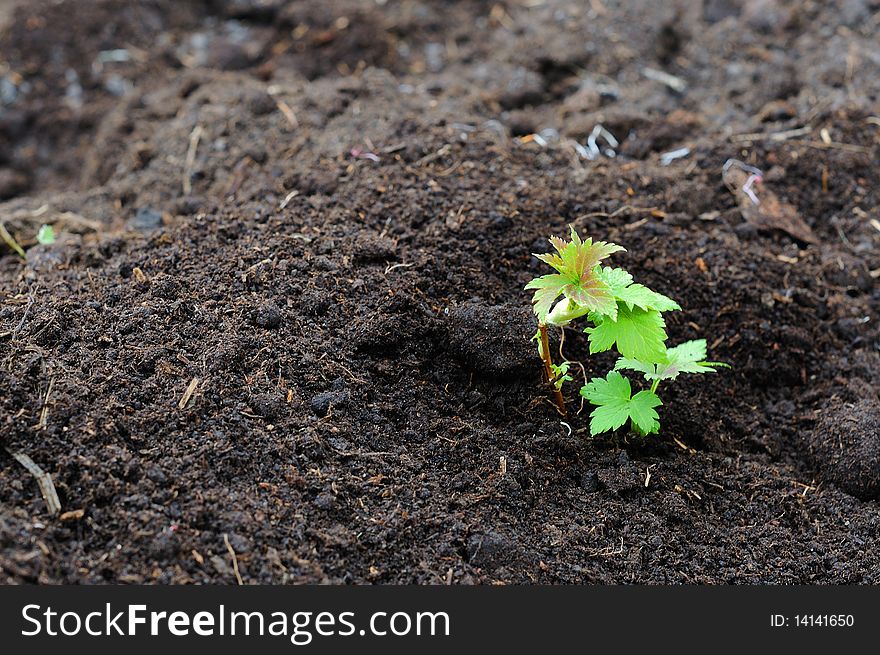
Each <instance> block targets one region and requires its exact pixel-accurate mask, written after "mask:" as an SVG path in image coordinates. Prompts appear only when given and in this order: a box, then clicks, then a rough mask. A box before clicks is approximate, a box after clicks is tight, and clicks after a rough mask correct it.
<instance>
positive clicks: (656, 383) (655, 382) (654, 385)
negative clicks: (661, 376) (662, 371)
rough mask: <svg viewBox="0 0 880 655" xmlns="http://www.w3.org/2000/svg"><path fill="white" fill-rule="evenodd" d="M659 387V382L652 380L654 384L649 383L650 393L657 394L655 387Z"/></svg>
mask: <svg viewBox="0 0 880 655" xmlns="http://www.w3.org/2000/svg"><path fill="white" fill-rule="evenodd" d="M659 386H660V380H654V382H652V383H651V393H657V387H659Z"/></svg>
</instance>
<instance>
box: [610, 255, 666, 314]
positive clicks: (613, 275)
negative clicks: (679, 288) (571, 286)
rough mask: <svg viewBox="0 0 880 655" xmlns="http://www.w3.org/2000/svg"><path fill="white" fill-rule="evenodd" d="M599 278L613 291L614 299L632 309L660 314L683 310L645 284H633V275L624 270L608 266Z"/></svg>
mask: <svg viewBox="0 0 880 655" xmlns="http://www.w3.org/2000/svg"><path fill="white" fill-rule="evenodd" d="M599 277H600V278H601V279H602V280H603V281H604V282H605V284H607V285H608V287H609V288H610V289H611V293H612V295H613V296H614V298H615V299H617V300H619V301H621V302H624V303H626V305H627V307H629V308H630V309H632V308H633V307H639V308H640V309H656V310H657V311H659V312H669V311H674V310H680V309H681V307H680V306H679V304H678V303H677V302H675V301H674V300H673V299H672V298H669V297H667V296H664V295H663V294H662V293H657V292H656V291H651V289H649V288H648V287H646V286H645V285H643V284H638V283H636V284H633V278H632V275H630V274H629V273H627V272H626V271H625V270H623V269H622V268H611V267H610V266H606V267H605V268H603V269H602V270H601V272H600V273H599Z"/></svg>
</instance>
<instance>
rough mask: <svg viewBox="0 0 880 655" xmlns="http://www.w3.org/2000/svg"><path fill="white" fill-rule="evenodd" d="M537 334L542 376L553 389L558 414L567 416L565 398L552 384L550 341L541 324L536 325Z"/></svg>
mask: <svg viewBox="0 0 880 655" xmlns="http://www.w3.org/2000/svg"><path fill="white" fill-rule="evenodd" d="M538 332H539V333H540V335H541V348H540V351H541V353H540V354H541V360H542V361H543V362H544V376H545V377H546V378H547V382H549V383H550V385H551V386H552V387H553V398H554V400H555V401H556V408H557V409H558V410H559V412H560V414H562V415H563V416H567V415H568V414H567V412H566V411H565V398H563V397H562V391H560V390H559V389H557V388H556V386H555V385H554V384H553V377H554V375H553V360H552V359H551V358H550V339H549V338H548V337H547V326H546V325H544V324H543V323H541V324H539V325H538Z"/></svg>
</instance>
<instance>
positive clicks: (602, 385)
mask: <svg viewBox="0 0 880 655" xmlns="http://www.w3.org/2000/svg"><path fill="white" fill-rule="evenodd" d="M581 395H582V396H583V397H584V398H586V399H587V400H589V401H590V402H591V403H592V404H593V405H596V408H595V409H594V410H593V411H592V412H591V413H590V434H592V435H593V436H595V435H597V434H599V433H601V432H607V431H609V430H616V429H617V428H619V427H620V426H622V425H623V424H624V423H626V421H627V420H630V421H631V422H632V425H633V428H634V429H635V430H637V431H638V432H640V433H641V434H651V433H654V432H657V431H658V430H659V429H660V422H659V416H658V415H657V412H656V410H655V409H654V408H655V407H657V406H659V405H662V404H663V403H662V402H661V400H660V398H658V397H657V395H656V394H655V393H653V392H651V391H639V392H638V393H637V394H636V395H635V396H632V388H631V386H630V383H629V380H628V379H627V378H625V377H623V376H622V375H621V374H620V373H618V372H616V371H611V372H610V373H609V374H608V377H607V378H593V379H592V380H590V382H589V384H586V385H584V387H582V388H581Z"/></svg>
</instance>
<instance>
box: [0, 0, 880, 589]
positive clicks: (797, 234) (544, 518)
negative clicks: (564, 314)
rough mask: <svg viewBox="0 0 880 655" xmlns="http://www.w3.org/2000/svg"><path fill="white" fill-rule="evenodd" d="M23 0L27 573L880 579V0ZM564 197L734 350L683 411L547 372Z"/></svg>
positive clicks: (678, 331) (9, 414)
mask: <svg viewBox="0 0 880 655" xmlns="http://www.w3.org/2000/svg"><path fill="white" fill-rule="evenodd" d="M0 21H2V25H0V30H2V35H0V201H2V202H0V218H2V220H3V223H4V226H5V227H6V229H7V231H8V232H9V234H10V235H11V236H12V237H13V238H14V239H15V241H16V243H18V244H19V245H20V246H21V248H22V249H23V251H24V252H25V257H24V258H22V257H21V256H20V255H19V254H17V253H16V252H14V251H13V250H12V249H11V248H7V247H6V245H4V244H0V441H2V443H0V445H2V446H3V448H4V449H3V450H0V501H2V502H0V580H2V581H3V582H10V583H14V582H19V583H20V582H40V583H103V582H107V583H111V582H112V583H119V582H137V583H143V582H157V583H204V582H215V583H228V584H234V583H236V582H237V581H238V580H239V579H240V580H241V581H242V582H244V583H245V584H254V583H302V582H312V583H315V582H333V583H349V582H353V583H452V584H467V583H755V582H760V583H777V584H791V583H801V584H803V583H875V584H876V583H878V582H880V555H878V550H877V548H876V544H877V539H878V530H880V506H878V497H880V398H878V388H880V354H878V344H880V334H878V327H877V326H878V318H880V316H878V301H880V291H878V287H877V278H878V275H880V250H878V246H880V172H878V171H880V168H878V167H877V165H876V163H877V161H878V155H880V116H878V109H877V107H878V105H877V98H878V92H880V64H878V62H880V43H878V41H877V39H876V35H877V33H878V30H880V6H878V4H877V3H876V2H872V1H870V0H852V1H848V2H845V3H842V4H841V5H840V6H839V7H838V6H837V5H834V6H832V5H829V4H828V3H820V2H813V1H810V0H808V1H806V2H787V1H785V0H760V1H758V0H706V1H705V2H703V3H668V4H663V3H655V4H648V3H640V2H624V3H617V2H609V1H608V0H601V1H599V0H597V1H596V2H589V3H586V2H585V3H570V2H562V1H561V0H543V1H537V2H535V1H534V0H529V1H528V2H519V1H515V0H512V1H509V2H499V3H494V4H493V3H481V2H476V1H473V0H461V1H460V2H448V3H431V2H426V1H424V0H389V1H388V2H385V3H376V2H372V1H367V0H363V1H357V0H341V1H339V2H333V3H327V2H323V1H322V0H305V1H303V2H296V3H285V2H280V1H276V0H260V1H257V0H234V1H230V2H209V1H207V0H205V1H204V2H187V3H178V2H172V1H171V0H152V1H150V2H122V1H121V0H96V1H95V2H91V3H89V5H88V7H87V8H83V6H82V3H79V2H75V1H74V0H61V1H60V2H59V1H57V0H56V1H51V2H50V1H48V0H37V1H34V2H27V3H25V2H20V3H10V2H0ZM597 126H598V127H600V128H601V129H597ZM609 134H610V135H611V136H612V139H608V138H607V135H609ZM728 159H737V160H740V161H741V162H743V163H744V164H745V165H747V166H751V167H754V168H756V169H758V170H760V172H761V173H762V175H761V176H760V181H756V180H752V182H751V183H750V184H749V186H748V188H747V189H745V190H744V186H745V184H746V179H747V178H746V179H739V178H738V177H737V178H736V179H735V180H734V181H733V182H731V180H732V179H733V178H731V177H730V176H727V177H725V176H724V175H723V174H722V167H723V166H724V164H725V162H726V161H727V160H728ZM738 172H742V171H741V170H740V171H738ZM734 177H736V176H734ZM746 190H748V191H751V192H753V194H754V195H755V197H756V198H757V200H758V201H760V204H757V205H756V204H755V203H754V201H753V199H752V198H751V196H750V195H749V194H748V193H745V191H746ZM569 224H571V225H574V226H575V227H576V228H577V229H578V230H579V231H580V232H581V234H584V235H589V236H592V237H594V238H597V239H601V240H603V241H613V242H617V243H624V244H626V246H627V248H628V252H627V253H621V254H619V255H618V256H617V260H618V261H619V264H620V265H621V266H623V267H625V268H626V269H627V270H629V271H630V272H631V273H632V274H633V275H634V276H635V277H636V278H637V279H639V280H642V281H644V282H645V284H647V285H648V286H650V287H652V288H657V289H661V290H664V292H668V293H669V294H670V295H672V296H673V297H675V298H676V300H678V301H679V302H680V304H681V305H682V308H683V311H681V312H675V313H674V315H670V316H669V320H668V325H667V330H668V332H669V335H670V339H671V342H674V343H678V342H681V341H684V340H687V339H694V338H704V337H705V338H707V339H708V343H709V354H710V357H711V359H713V360H716V361H723V362H728V363H730V364H731V365H732V367H733V368H732V369H731V370H725V371H722V372H720V373H719V374H718V375H717V376H715V377H713V378H712V380H711V381H710V382H709V383H707V382H706V381H704V380H698V379H694V380H682V381H681V382H680V383H679V384H677V385H675V386H674V387H670V389H669V390H668V392H667V395H666V396H665V397H664V406H663V407H662V408H660V410H661V412H662V414H661V420H662V424H663V430H662V432H661V433H660V434H659V435H657V436H653V437H651V438H648V439H640V438H634V437H632V436H628V435H627V434H626V433H625V432H624V431H618V432H617V433H616V434H615V435H614V436H611V437H603V438H595V439H594V438H590V436H589V427H588V421H589V420H588V412H587V411H584V412H580V413H578V412H577V409H578V405H579V399H578V397H577V392H576V387H578V386H580V385H579V384H576V385H570V386H569V387H567V388H566V400H567V403H568V407H569V409H570V414H571V415H570V416H569V418H568V419H567V420H566V421H565V422H562V420H561V417H560V416H559V415H558V414H557V413H556V410H555V409H554V407H553V405H552V403H551V402H550V400H549V395H548V393H547V388H546V386H545V385H544V384H542V381H541V363H540V361H539V360H538V358H537V355H536V352H535V348H534V344H533V343H532V342H530V338H531V336H532V335H533V334H534V331H535V324H534V319H533V317H532V315H531V312H530V307H529V293H528V292H525V291H524V290H523V286H524V285H525V283H526V282H527V281H528V280H529V279H531V278H533V277H534V276H535V275H536V274H537V272H539V271H540V270H541V269H542V264H541V263H540V262H539V261H538V260H537V259H535V258H534V257H532V255H531V253H533V252H544V251H546V250H547V249H548V248H549V246H548V245H547V244H546V236H548V235H550V234H557V235H562V236H564V235H565V234H567V231H568V228H567V226H568V225H569ZM42 225H52V226H53V228H54V232H55V235H56V239H55V240H54V242H53V243H46V244H41V243H38V241H37V238H36V235H37V233H38V231H39V229H40V227H41V226H42ZM552 337H553V340H551V347H552V348H553V349H554V352H558V349H559V348H560V343H559V335H558V334H554V335H552ZM562 347H563V348H564V350H565V355H567V356H568V357H569V358H571V359H575V360H578V359H582V360H583V362H582V363H583V366H584V367H585V370H584V373H585V375H586V376H587V377H592V376H594V375H597V374H598V373H599V372H600V371H604V370H607V369H608V368H609V366H610V365H612V364H613V362H612V361H610V360H609V361H606V359H605V358H604V356H597V357H595V358H588V357H586V355H585V353H586V352H587V344H586V337H585V335H583V334H581V333H578V332H576V331H573V330H570V331H568V333H567V334H566V338H565V342H564V345H563V346H562ZM572 370H574V371H580V369H579V368H578V367H573V368H572ZM10 452H11V453H21V454H23V455H24V456H25V457H27V458H28V460H30V461H31V462H32V463H33V464H34V465H35V467H37V469H38V470H40V471H42V472H43V473H44V474H45V475H47V476H48V478H49V479H50V480H51V483H52V484H53V485H54V489H55V490H56V492H57V497H58V502H59V503H60V513H59V514H58V515H57V516H56V515H54V513H52V512H50V511H49V509H47V506H46V503H45V501H44V499H43V496H42V495H41V492H40V489H41V487H40V486H39V485H38V482H37V480H35V479H34V477H33V476H31V475H30V474H29V473H28V470H26V469H25V468H24V467H23V466H22V465H21V464H19V462H18V461H16V459H14V458H13V457H12V456H9V455H8V453H10Z"/></svg>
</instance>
